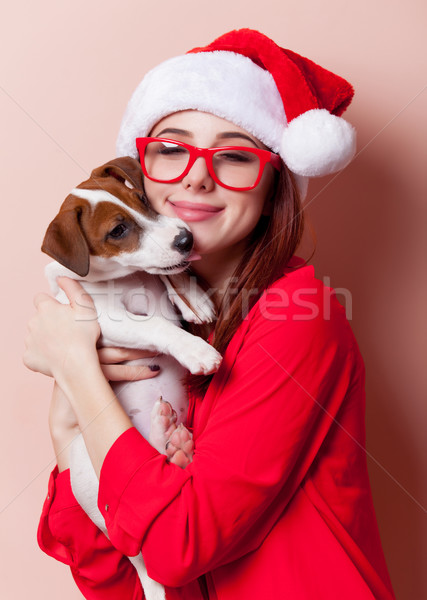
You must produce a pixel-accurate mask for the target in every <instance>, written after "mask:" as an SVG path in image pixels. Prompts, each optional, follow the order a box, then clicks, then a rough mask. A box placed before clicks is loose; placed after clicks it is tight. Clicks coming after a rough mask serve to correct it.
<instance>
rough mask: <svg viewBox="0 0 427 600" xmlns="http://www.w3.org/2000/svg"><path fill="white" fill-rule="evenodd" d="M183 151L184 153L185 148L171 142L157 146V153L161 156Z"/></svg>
mask: <svg viewBox="0 0 427 600" xmlns="http://www.w3.org/2000/svg"><path fill="white" fill-rule="evenodd" d="M185 153H186V150H185V148H182V147H181V146H172V144H170V145H164V146H161V147H160V148H159V154H161V155H162V156H172V155H176V154H185Z"/></svg>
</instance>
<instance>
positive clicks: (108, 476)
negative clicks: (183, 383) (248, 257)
mask: <svg viewBox="0 0 427 600" xmlns="http://www.w3.org/2000/svg"><path fill="white" fill-rule="evenodd" d="M364 412H365V405H364V367H363V362H362V359H361V356H360V353H359V350H358V348H357V344H356V342H355V339H354V337H353V334H352V332H351V329H350V327H349V325H348V322H347V320H346V318H345V313H344V309H343V308H342V307H341V305H340V304H339V303H338V301H337V300H336V298H335V295H334V293H333V290H331V289H330V288H326V287H325V286H323V284H322V283H321V282H320V281H318V280H316V279H315V278H314V270H313V267H303V268H300V269H298V270H296V271H292V270H288V271H287V272H286V274H285V276H284V277H282V278H281V279H280V280H278V281H277V282H276V283H275V284H274V285H272V286H271V287H270V288H269V290H267V291H266V292H265V293H264V294H263V296H262V297H261V299H260V300H259V301H258V302H257V303H256V305H255V306H254V307H253V309H252V310H251V311H250V313H249V315H248V316H247V317H246V319H245V320H244V321H243V323H242V325H241V326H240V328H239V330H238V331H237V332H236V334H235V335H234V337H233V339H232V341H231V342H230V344H229V346H228V348H227V351H226V353H225V355H224V360H223V363H222V365H221V367H220V370H219V371H218V373H217V374H216V375H215V377H214V378H213V380H212V383H211V385H210V386H209V389H208V391H207V393H206V395H205V397H204V398H203V399H202V398H196V397H193V398H191V403H190V409H189V416H190V420H191V421H192V425H193V430H194V440H195V454H194V459H193V462H192V463H191V464H190V465H189V466H188V467H187V468H186V469H184V470H183V469H180V468H178V467H176V466H175V465H171V464H169V463H168V462H167V461H166V458H165V457H164V456H163V455H160V454H159V453H158V452H157V451H156V450H154V448H152V447H151V446H150V445H149V444H148V442H146V440H144V438H142V436H141V435H140V434H139V433H138V432H137V431H136V430H135V429H129V430H128V431H126V432H125V433H124V434H123V435H122V436H120V438H119V439H118V440H117V441H116V442H115V443H114V444H113V446H112V448H111V449H110V450H109V452H108V454H107V456H106V458H105V461H104V464H103V467H102V471H101V476H100V488H99V507H100V510H101V512H102V513H103V515H104V517H105V521H106V525H107V528H108V532H109V536H110V540H111V542H110V541H108V540H107V539H106V537H105V536H104V535H103V534H102V533H101V532H99V531H98V530H97V529H96V527H95V526H94V525H93V524H92V523H91V521H90V520H89V519H88V517H86V515H85V514H84V513H83V511H82V510H81V509H80V507H79V506H78V505H77V503H76V501H75V500H74V497H73V495H72V492H71V489H70V485H69V475H68V472H64V473H61V474H60V475H59V476H56V474H55V472H54V474H53V475H52V478H51V481H50V485H49V490H50V491H49V496H50V498H49V499H48V500H46V503H45V506H44V509H43V514H42V519H41V523H40V527H39V544H40V546H41V548H42V549H43V550H44V551H45V552H47V553H48V554H50V555H52V556H54V557H55V558H57V559H58V560H61V561H62V562H65V563H66V564H69V565H70V566H71V569H72V572H73V575H74V578H75V580H76V582H77V585H78V586H79V587H80V589H81V591H82V592H83V594H84V595H85V596H86V598H90V599H94V600H95V599H99V600H101V599H102V600H104V599H105V600H106V599H110V598H111V599H113V598H114V599H118V598H120V599H122V598H123V599H127V598H135V599H136V598H138V599H139V598H143V593H142V590H141V586H140V584H139V580H138V579H137V577H136V573H135V571H134V570H133V567H132V566H131V565H130V563H128V562H127V559H126V558H123V554H126V555H135V554H137V553H138V552H139V551H140V550H142V553H143V556H144V559H145V563H146V566H147V570H148V574H149V575H150V576H151V577H152V578H153V579H156V580H157V581H159V582H160V583H163V584H164V585H165V586H166V590H167V598H168V600H175V599H176V600H177V599H178V598H181V599H183V600H184V599H185V600H193V599H194V600H202V599H203V597H204V595H203V594H205V597H206V591H205V592H202V588H204V589H205V590H206V589H208V590H209V592H208V593H209V598H210V599H216V600H248V599H252V598H253V599H255V598H292V600H314V599H315V600H342V598H346V600H352V599H354V600H356V599H357V600H365V599H366V600H368V599H370V600H373V599H377V600H392V599H393V598H394V595H393V591H392V587H391V583H390V580H389V577H388V573H387V567H386V564H385V561H384V557H383V553H382V549H381V543H380V539H379V534H378V529H377V524H376V519H375V513H374V508H373V503H372V498H371V492H370V486H369V479H368V472H367V465H366V454H365V451H364V446H365V426H364ZM198 579H199V581H198ZM199 583H200V585H199Z"/></svg>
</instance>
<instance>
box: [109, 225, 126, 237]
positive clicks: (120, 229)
mask: <svg viewBox="0 0 427 600" xmlns="http://www.w3.org/2000/svg"><path fill="white" fill-rule="evenodd" d="M127 230H128V228H127V227H126V225H123V223H120V225H116V226H115V227H114V229H112V230H111V231H110V233H109V234H108V237H112V238H114V239H116V240H117V239H119V238H121V237H123V236H124V235H125V233H127Z"/></svg>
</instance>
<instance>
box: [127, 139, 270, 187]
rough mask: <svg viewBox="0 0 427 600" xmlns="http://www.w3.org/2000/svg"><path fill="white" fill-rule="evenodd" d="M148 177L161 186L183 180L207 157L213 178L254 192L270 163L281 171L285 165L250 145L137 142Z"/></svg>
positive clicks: (169, 141)
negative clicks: (196, 163) (193, 167)
mask: <svg viewBox="0 0 427 600" xmlns="http://www.w3.org/2000/svg"><path fill="white" fill-rule="evenodd" d="M136 147H137V148H138V152H139V157H140V161H141V167H142V171H143V173H144V175H145V176H146V177H148V179H151V180H152V181H157V182H159V183H174V182H176V181H180V180H181V179H183V178H184V177H185V176H186V175H187V173H188V172H189V171H190V169H191V167H192V166H193V165H194V163H195V162H196V160H197V159H198V158H199V157H202V158H204V160H205V161H206V167H207V169H208V172H209V174H210V176H211V177H212V179H213V180H214V181H215V182H216V183H218V184H219V185H221V186H222V187H224V188H227V189H228V190H239V191H245V190H252V189H253V188H255V187H256V186H257V185H258V183H259V182H260V179H261V177H262V174H263V171H264V167H265V165H266V164H267V163H271V164H272V166H273V167H274V168H275V169H277V170H278V171H280V170H281V168H282V162H281V159H280V157H279V155H278V154H275V153H274V152H270V151H269V150H260V149H259V148H250V147H247V146H222V147H221V148H196V147H195V146H191V145H190V144H185V143H184V142H178V141H177V140H170V139H165V138H155V137H152V138H151V137H143V138H137V139H136Z"/></svg>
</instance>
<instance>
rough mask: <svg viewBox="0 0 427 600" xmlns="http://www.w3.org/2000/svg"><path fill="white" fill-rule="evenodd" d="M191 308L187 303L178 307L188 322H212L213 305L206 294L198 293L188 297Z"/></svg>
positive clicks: (213, 314)
mask: <svg viewBox="0 0 427 600" xmlns="http://www.w3.org/2000/svg"><path fill="white" fill-rule="evenodd" d="M189 301H190V303H191V308H189V307H188V306H187V305H185V308H184V306H182V307H180V311H181V314H182V316H183V318H184V319H185V321H187V322H188V323H197V324H199V325H200V324H202V323H212V321H213V320H214V318H215V314H216V313H215V306H214V303H213V302H212V300H211V299H210V298H209V297H208V296H207V294H198V295H197V296H195V297H194V298H189ZM183 304H184V303H183Z"/></svg>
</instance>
